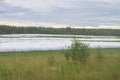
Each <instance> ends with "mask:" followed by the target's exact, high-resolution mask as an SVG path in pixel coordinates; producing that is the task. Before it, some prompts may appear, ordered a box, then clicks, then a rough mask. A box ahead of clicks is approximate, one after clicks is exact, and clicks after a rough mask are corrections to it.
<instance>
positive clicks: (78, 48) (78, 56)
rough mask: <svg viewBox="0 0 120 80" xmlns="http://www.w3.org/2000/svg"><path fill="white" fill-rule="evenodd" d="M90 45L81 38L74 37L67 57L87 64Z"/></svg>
mask: <svg viewBox="0 0 120 80" xmlns="http://www.w3.org/2000/svg"><path fill="white" fill-rule="evenodd" d="M89 49H90V48H89V46H88V45H87V44H84V43H82V42H80V41H79V40H76V39H74V40H73V43H72V45H71V47H70V48H69V49H68V52H67V53H66V54H65V57H66V59H67V60H68V61H69V60H70V58H72V61H73V62H75V63H76V62H80V63H82V64H85V63H86V62H87V60H88V57H89V53H90V50H89Z"/></svg>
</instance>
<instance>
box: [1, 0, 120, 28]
mask: <svg viewBox="0 0 120 80" xmlns="http://www.w3.org/2000/svg"><path fill="white" fill-rule="evenodd" d="M10 21H11V22H19V23H20V22H24V23H25V22H31V24H32V23H34V22H38V23H39V22H46V23H58V24H75V25H81V26H99V25H110V26H114V25H116V26H120V0H0V22H1V23H2V22H3V23H5V22H6V23H7V22H10Z"/></svg>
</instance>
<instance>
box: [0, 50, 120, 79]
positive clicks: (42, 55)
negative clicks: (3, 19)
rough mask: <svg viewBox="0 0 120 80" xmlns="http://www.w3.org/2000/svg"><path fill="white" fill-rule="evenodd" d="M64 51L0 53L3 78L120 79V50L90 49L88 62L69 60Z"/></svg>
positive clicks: (1, 77) (0, 73) (0, 70)
mask: <svg viewBox="0 0 120 80" xmlns="http://www.w3.org/2000/svg"><path fill="white" fill-rule="evenodd" d="M65 52H66V51H64V50H61V51H31V52H9V53H2V52H1V53H0V80H120V49H95V50H91V53H90V57H89V60H88V61H87V63H86V64H80V63H76V64H74V63H73V62H72V61H71V62H67V61H66V59H65V57H64V53H65ZM98 53H100V54H102V55H99V54H98Z"/></svg>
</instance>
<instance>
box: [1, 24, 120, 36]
mask: <svg viewBox="0 0 120 80" xmlns="http://www.w3.org/2000/svg"><path fill="white" fill-rule="evenodd" d="M0 34H69V35H97V36H99V35H100V36H120V29H85V28H84V29H76V28H70V27H67V28H50V27H49V28H46V27H23V26H21V27H16V26H9V25H0Z"/></svg>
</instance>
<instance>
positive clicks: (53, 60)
mask: <svg viewBox="0 0 120 80" xmlns="http://www.w3.org/2000/svg"><path fill="white" fill-rule="evenodd" d="M55 64H56V60H55V57H54V56H53V55H51V56H50V57H48V65H49V66H54V65H55Z"/></svg>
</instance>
